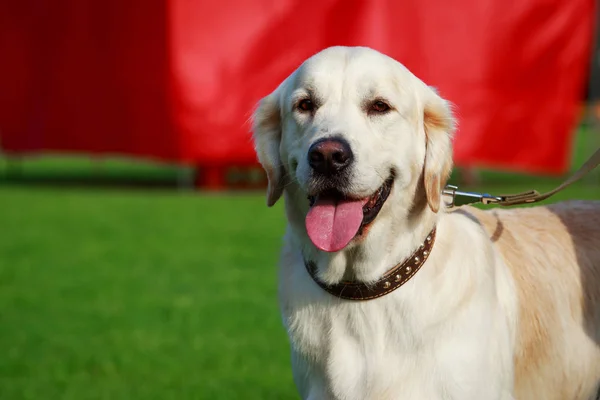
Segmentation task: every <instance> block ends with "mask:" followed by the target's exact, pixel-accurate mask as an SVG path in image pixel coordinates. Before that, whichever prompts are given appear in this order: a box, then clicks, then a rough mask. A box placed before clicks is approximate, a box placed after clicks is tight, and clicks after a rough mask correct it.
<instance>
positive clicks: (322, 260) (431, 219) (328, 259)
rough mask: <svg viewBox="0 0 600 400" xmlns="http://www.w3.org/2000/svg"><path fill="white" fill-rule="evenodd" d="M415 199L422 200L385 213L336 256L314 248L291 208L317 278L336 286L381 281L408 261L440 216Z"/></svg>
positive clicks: (297, 235) (299, 242)
mask: <svg viewBox="0 0 600 400" xmlns="http://www.w3.org/2000/svg"><path fill="white" fill-rule="evenodd" d="M415 198H416V199H419V200H418V201H415V202H411V203H409V204H405V205H398V204H395V205H394V207H393V208H392V207H387V210H386V211H387V212H386V214H385V215H381V216H380V217H378V219H379V220H376V221H375V223H374V224H373V225H372V226H370V227H369V232H368V233H367V234H366V237H364V238H362V239H360V240H358V241H357V243H351V244H350V245H349V246H348V247H347V248H346V249H344V250H341V251H339V252H336V253H327V252H323V251H319V250H317V249H316V248H315V246H314V245H313V244H312V242H311V241H310V239H309V238H308V235H307V234H306V230H305V228H304V221H303V219H302V218H301V217H300V215H303V213H302V212H300V213H297V212H294V211H297V209H295V210H294V207H293V204H292V205H290V207H288V218H289V219H290V223H291V228H292V232H293V234H294V236H295V240H297V245H298V246H299V248H300V249H301V251H302V256H303V257H304V259H305V260H310V261H312V262H314V263H315V264H316V266H317V277H318V278H319V279H320V280H321V281H322V282H324V283H326V284H334V283H339V282H341V281H342V280H350V281H357V282H365V283H368V282H373V281H376V280H378V279H379V278H381V277H382V276H383V275H384V274H385V273H386V272H387V271H389V270H390V269H391V268H393V267H394V266H395V265H397V264H399V263H401V262H403V261H404V260H406V259H407V258H409V257H410V256H411V255H412V254H413V253H414V252H415V250H416V249H417V248H418V247H419V246H421V244H423V241H424V240H425V238H426V237H427V235H429V233H430V232H431V230H432V229H433V228H434V227H435V226H436V223H437V219H438V215H437V214H435V213H434V212H432V211H431V210H430V209H429V207H428V206H427V202H426V201H423V200H421V199H424V197H421V196H416V197H415ZM286 203H287V202H286ZM392 210H394V212H392ZM304 215H305V213H304Z"/></svg>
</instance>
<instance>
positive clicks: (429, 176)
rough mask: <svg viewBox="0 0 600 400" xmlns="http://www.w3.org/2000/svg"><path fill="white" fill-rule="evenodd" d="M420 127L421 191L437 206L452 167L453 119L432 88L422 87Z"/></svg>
mask: <svg viewBox="0 0 600 400" xmlns="http://www.w3.org/2000/svg"><path fill="white" fill-rule="evenodd" d="M425 92H426V95H425V100H424V103H423V128H424V131H425V137H426V153H425V167H424V171H423V172H424V173H423V178H424V183H425V194H426V196H427V203H428V204H429V208H431V210H432V211H433V212H435V213H437V212H438V211H439V209H440V203H441V200H442V190H443V188H444V187H445V186H446V182H447V181H448V178H449V176H450V172H451V170H452V135H453V133H454V128H455V121H454V117H453V116H452V111H451V109H450V104H449V103H448V102H447V101H446V100H444V99H442V98H441V97H440V96H439V95H438V94H437V92H436V90H435V89H433V88H430V87H427V88H425Z"/></svg>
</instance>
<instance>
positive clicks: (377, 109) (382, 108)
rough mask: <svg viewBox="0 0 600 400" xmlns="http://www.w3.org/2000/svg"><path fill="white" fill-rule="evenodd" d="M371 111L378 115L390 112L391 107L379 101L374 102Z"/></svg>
mask: <svg viewBox="0 0 600 400" xmlns="http://www.w3.org/2000/svg"><path fill="white" fill-rule="evenodd" d="M369 111H371V112H373V113H377V114H383V113H386V112H388V111H390V106H389V105H388V104H387V103H385V102H383V101H381V100H377V101H374V102H373V104H371V108H370V110H369Z"/></svg>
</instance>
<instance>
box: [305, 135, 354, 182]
mask: <svg viewBox="0 0 600 400" xmlns="http://www.w3.org/2000/svg"><path fill="white" fill-rule="evenodd" d="M353 158H354V155H353V154H352V150H351V149H350V145H349V144H348V142H347V141H345V140H344V139H338V138H328V139H321V140H317V141H316V142H314V143H313V144H312V145H311V146H310V148H309V149H308V164H309V165H310V166H311V168H312V169H313V170H314V171H315V172H317V173H319V174H323V175H332V174H335V173H338V172H341V171H342V170H343V169H344V168H346V167H347V166H348V165H350V164H351V163H352V160H353Z"/></svg>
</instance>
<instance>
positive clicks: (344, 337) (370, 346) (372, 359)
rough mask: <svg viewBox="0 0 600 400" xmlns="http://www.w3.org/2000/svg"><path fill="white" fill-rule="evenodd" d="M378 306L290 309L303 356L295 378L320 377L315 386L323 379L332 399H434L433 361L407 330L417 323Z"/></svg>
mask: <svg viewBox="0 0 600 400" xmlns="http://www.w3.org/2000/svg"><path fill="white" fill-rule="evenodd" d="M373 305H374V303H371V304H368V303H351V304H347V303H346V304H342V303H341V304H338V305H337V306H335V307H331V305H329V306H321V305H316V304H312V305H311V306H310V307H299V308H295V309H292V310H290V311H291V312H290V313H289V315H288V316H287V318H286V321H287V323H288V331H289V335H290V339H291V343H292V346H293V348H294V351H295V352H297V356H299V357H297V365H294V368H295V369H297V371H296V373H297V374H299V375H304V374H305V373H308V374H316V375H318V376H319V378H318V379H316V381H320V380H323V384H324V386H326V387H327V391H330V392H333V394H331V393H330V394H329V395H330V396H332V397H333V398H346V399H368V398H377V399H387V398H390V399H396V398H399V397H401V396H409V398H435V395H434V391H435V390H437V389H436V388H434V387H432V385H431V383H432V382H433V381H434V380H435V377H434V371H436V368H435V365H434V357H433V355H432V354H429V353H428V351H427V350H424V348H425V347H424V346H422V345H421V342H422V339H421V338H419V337H418V336H417V335H413V330H414V328H411V327H409V326H408V325H410V324H411V323H415V324H416V323H418V321H410V318H409V317H407V316H403V317H402V316H401V314H399V313H398V310H394V309H393V308H390V307H387V306H382V305H381V304H380V305H379V306H378V307H373ZM314 381H315V380H313V383H310V385H311V386H312V385H314ZM425 382H427V384H424V383H425ZM313 389H314V388H313Z"/></svg>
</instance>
